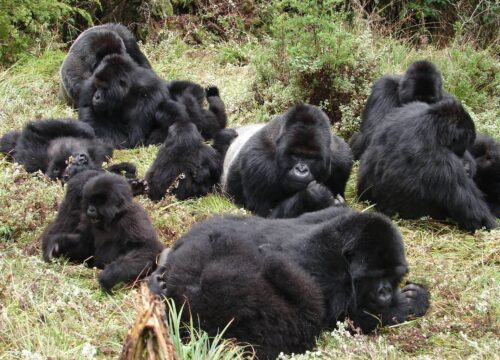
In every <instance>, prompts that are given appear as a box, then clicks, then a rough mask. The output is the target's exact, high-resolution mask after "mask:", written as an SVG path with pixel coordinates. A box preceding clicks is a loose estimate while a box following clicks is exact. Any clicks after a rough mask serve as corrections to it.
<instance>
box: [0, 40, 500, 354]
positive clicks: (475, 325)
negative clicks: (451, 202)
mask: <svg viewBox="0 0 500 360" xmlns="http://www.w3.org/2000/svg"><path fill="white" fill-rule="evenodd" d="M231 46H233V44H227V45H225V46H207V47H204V48H193V47H187V46H186V45H185V44H183V43H182V42H180V41H178V39H176V38H175V37H167V39H166V40H164V41H163V42H162V43H160V44H158V45H155V46H152V45H151V46H146V47H145V51H146V53H147V55H148V57H149V58H150V59H151V61H152V63H153V65H154V68H155V70H156V71H158V72H159V73H160V75H162V76H164V77H165V78H167V79H172V78H178V79H181V78H187V79H191V80H194V81H197V82H200V83H202V84H204V85H208V84H216V85H218V86H219V88H220V89H221V94H222V96H223V99H224V100H225V102H226V104H227V109H228V112H229V118H230V123H231V124H232V125H234V124H241V123H248V122H253V121H263V120H265V112H264V111H263V110H262V107H261V106H260V105H259V104H257V103H256V102H255V100H254V96H253V90H252V89H253V88H252V84H253V81H254V78H255V70H254V68H253V66H252V65H251V64H243V65H241V64H235V63H234V62H233V61H230V60H231V54H232V52H230V51H228V49H230V48H231ZM246 51H247V54H251V53H252V50H251V49H250V50H248V49H247V50H246ZM381 53H383V52H381ZM424 53H425V55H426V56H428V57H431V58H433V59H434V60H437V61H438V62H439V64H440V65H442V66H446V70H445V78H446V73H448V75H453V74H456V72H457V71H458V69H459V68H460V66H461V64H460V63H458V60H454V58H453V54H452V52H450V51H448V50H443V51H435V50H432V49H429V50H425V51H424ZM416 56H417V53H416V52H414V51H409V52H402V51H401V52H400V53H396V52H394V51H392V52H391V53H390V54H389V55H388V56H386V59H385V60H382V61H381V62H382V63H383V71H398V72H399V71H401V70H402V69H404V67H405V66H406V65H405V64H406V63H407V62H408V61H409V59H411V58H413V57H416ZM63 57H64V54H63V53H61V52H58V51H49V52H47V53H45V55H43V56H42V57H40V58H33V59H28V60H25V61H23V62H21V63H19V64H17V65H16V66H14V67H12V68H10V69H4V70H1V71H0V134H3V133H5V132H6V131H8V130H10V129H15V128H20V127H21V126H22V124H23V123H25V122H26V121H29V120H33V119H39V118H47V117H64V116H68V117H76V113H75V112H74V111H73V110H72V109H70V108H69V107H67V106H65V105H64V104H63V103H62V102H61V101H60V100H59V99H58V98H57V92H58V71H57V70H58V67H59V66H60V63H61V61H62V59H63ZM471 61H472V60H471ZM244 63H245V62H244ZM381 71H382V70H381ZM457 76H458V74H457ZM465 80H467V79H464V81H465ZM495 94H496V96H495V97H494V98H493V99H491V98H487V99H485V100H484V110H481V109H482V108H483V107H482V105H481V104H475V103H474V104H467V105H470V106H474V109H475V115H476V117H477V118H479V119H480V120H481V121H480V122H479V123H478V127H479V128H480V129H482V130H485V131H488V132H489V133H492V134H496V135H497V136H498V135H499V134H500V125H499V124H498V118H499V116H498V115H499V113H498V109H495V105H494V104H493V105H492V101H493V102H495V101H496V104H497V105H496V106H498V100H499V94H498V88H497V89H496V93H495ZM462 100H464V101H466V100H467V99H462ZM478 109H479V110H478ZM156 150H157V147H149V148H140V149H134V150H128V151H119V152H117V153H116V155H115V161H122V160H129V161H133V162H135V163H136V164H137V165H138V167H139V170H140V173H141V174H144V173H145V171H146V170H147V168H148V166H149V165H150V164H151V162H152V160H153V159H154V156H155V153H156ZM63 195H64V189H63V188H62V186H61V185H60V184H58V183H53V182H49V181H47V180H46V179H44V178H43V176H41V175H39V174H26V173H25V172H24V171H23V169H22V168H20V167H18V166H15V165H13V164H10V163H7V162H6V161H5V160H4V159H2V158H0V359H18V358H22V359H46V358H51V359H70V358H71V359H73V358H74V359H92V358H98V359H104V358H114V357H116V356H117V355H118V354H119V353H120V350H121V347H122V342H123V340H124V338H125V335H126V332H127V329H128V327H129V326H130V325H131V324H132V323H133V322H134V316H135V310H134V303H135V295H136V293H137V291H136V289H122V290H120V291H118V292H116V293H115V294H114V295H112V296H110V295H106V294H104V293H102V292H101V291H100V289H99V287H98V284H97V281H96V278H97V274H98V271H97V270H96V269H88V268H85V267H84V266H82V265H72V264H67V263H65V262H63V261H59V262H56V263H52V264H46V263H44V262H43V261H42V260H41V255H40V254H41V252H40V244H39V242H38V238H39V236H40V235H41V233H42V231H43V229H44V227H45V226H46V225H47V224H48V223H49V221H51V219H53V217H54V216H55V213H56V211H57V205H58V203H59V202H60V201H61V199H62V197H63ZM347 200H348V201H349V203H350V204H351V205H353V206H355V207H356V208H359V209H363V208H365V207H366V205H364V204H359V203H357V202H356V199H355V172H354V173H353V175H352V176H351V179H350V182H349V185H348V191H347ZM138 201H139V202H140V203H141V204H142V205H143V206H144V207H145V208H146V209H147V211H148V213H149V214H150V216H151V217H152V219H153V222H154V225H155V227H156V229H157V231H158V234H159V236H160V238H161V239H162V241H163V242H164V243H165V244H166V245H169V244H171V243H172V242H173V241H174V240H175V239H176V238H178V237H179V236H180V235H181V234H182V233H184V232H185V231H187V230H188V229H189V227H190V226H191V225H192V224H193V223H194V222H196V221H199V220H201V219H204V218H206V217H208V216H210V215H212V214H219V213H223V212H239V213H243V212H244V211H243V210H240V209H237V208H236V207H234V206H233V205H231V203H230V202H229V201H228V200H227V199H225V198H224V197H223V196H219V195H209V196H207V197H204V198H202V199H197V200H190V201H183V202H179V201H177V200H176V199H175V198H172V197H170V198H166V199H164V200H163V201H161V202H159V203H152V202H151V201H149V200H148V199H146V198H144V197H139V198H138ZM396 222H397V224H398V225H399V227H400V230H401V232H402V233H403V237H404V240H405V244H406V250H407V257H408V261H409V264H410V267H411V273H410V275H409V277H410V278H411V279H412V280H415V281H419V282H423V283H425V284H426V285H428V286H429V288H430V291H431V294H432V305H431V309H430V311H429V313H428V314H427V315H426V316H425V317H424V318H422V319H418V320H415V321H411V322H408V323H405V324H402V325H399V326H395V327H392V328H387V329H383V330H381V331H380V332H379V333H378V334H376V335H374V336H354V337H353V336H349V335H347V334H346V332H345V331H343V330H342V329H341V330H338V331H334V332H331V333H324V334H323V335H322V336H321V338H320V339H319V346H318V349H317V351H315V352H312V353H309V354H306V355H302V356H297V357H295V358H297V359H303V358H304V359H305V358H308V359H309V358H331V359H337V358H343V359H366V358H370V359H384V358H390V359H400V358H413V357H420V358H439V359H441V358H454V359H460V358H492V359H493V358H496V359H498V358H499V355H498V354H499V353H500V352H499V350H500V341H499V332H500V323H499V321H500V320H499V319H500V302H499V298H498V294H499V293H500V274H499V271H498V270H499V268H498V265H499V262H500V253H499V249H500V231H499V230H496V231H492V232H482V231H479V232H477V233H475V234H474V235H471V234H467V233H463V232H460V231H458V230H457V229H456V228H455V227H454V226H453V225H452V224H443V223H438V222H435V221H432V220H429V219H425V220H418V221H400V220H396ZM192 358H193V359H196V358H199V357H196V356H192ZM206 358H211V357H208V356H207V357H206ZM213 358H215V357H213Z"/></svg>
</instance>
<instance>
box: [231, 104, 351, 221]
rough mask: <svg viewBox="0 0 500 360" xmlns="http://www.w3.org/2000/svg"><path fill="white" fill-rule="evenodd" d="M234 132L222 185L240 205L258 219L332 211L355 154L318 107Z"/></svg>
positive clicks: (306, 107)
mask: <svg viewBox="0 0 500 360" xmlns="http://www.w3.org/2000/svg"><path fill="white" fill-rule="evenodd" d="M236 130H237V132H238V137H237V138H236V139H235V141H233V143H232V144H231V145H230V147H229V149H228V150H227V154H226V157H225V159H224V169H223V176H222V185H223V187H224V190H225V191H226V192H227V193H228V194H229V195H230V196H231V197H232V198H233V199H234V201H235V202H236V203H237V204H239V205H242V206H244V207H245V208H247V209H249V210H251V211H253V212H254V213H255V214H257V215H259V216H264V217H271V218H287V217H296V216H299V215H300V214H302V213H304V212H308V211H315V210H319V209H323V208H325V207H328V206H330V205H332V204H334V202H335V200H334V198H335V197H336V196H337V195H340V196H343V195H344V189H345V185H346V182H347V179H348V178H349V173H350V171H351V167H352V155H351V151H350V149H349V146H348V145H347V144H346V143H345V142H344V140H342V139H341V138H339V137H338V136H335V135H333V134H331V132H330V121H329V120H328V117H327V116H326V114H325V113H324V112H323V111H321V110H320V109H319V108H317V107H315V106H311V105H305V104H303V105H297V106H294V107H292V108H291V109H290V110H288V111H287V112H286V113H284V114H283V115H280V116H278V117H276V118H275V119H273V120H272V121H271V122H269V123H268V124H256V125H249V126H244V127H241V128H238V129H236Z"/></svg>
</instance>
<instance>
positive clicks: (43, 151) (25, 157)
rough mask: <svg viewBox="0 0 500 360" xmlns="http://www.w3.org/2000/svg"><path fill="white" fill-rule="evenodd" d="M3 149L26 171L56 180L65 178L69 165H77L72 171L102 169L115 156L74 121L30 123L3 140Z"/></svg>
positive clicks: (80, 124)
mask: <svg viewBox="0 0 500 360" xmlns="http://www.w3.org/2000/svg"><path fill="white" fill-rule="evenodd" d="M0 149H1V151H2V153H4V154H6V155H7V156H8V158H10V159H11V160H14V161H15V162H17V163H19V164H22V165H23V166H24V168H25V169H26V171H28V172H36V171H39V170H40V171H42V172H43V173H44V174H46V175H47V176H48V177H49V178H50V179H53V180H54V179H61V178H63V177H64V174H65V169H66V168H67V167H68V164H69V163H70V162H71V163H73V164H74V165H76V167H74V168H73V170H76V169H78V171H81V170H84V169H100V168H101V166H102V163H103V162H105V161H108V160H109V158H111V156H112V154H113V149H112V148H111V147H110V146H108V145H106V144H104V143H103V142H101V141H100V140H98V139H96V137H95V134H94V130H92V128H91V127H90V126H89V125H87V124H85V123H82V122H78V121H74V120H71V119H48V120H39V121H32V122H29V123H28V124H26V126H25V127H24V129H23V130H22V131H17V130H14V131H11V132H9V133H7V134H5V135H4V136H3V137H2V138H0ZM74 172H76V171H73V173H74Z"/></svg>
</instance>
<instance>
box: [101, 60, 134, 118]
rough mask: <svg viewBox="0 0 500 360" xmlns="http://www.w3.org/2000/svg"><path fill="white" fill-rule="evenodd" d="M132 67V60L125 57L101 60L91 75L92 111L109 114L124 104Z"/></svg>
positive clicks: (129, 85) (128, 91)
mask: <svg viewBox="0 0 500 360" xmlns="http://www.w3.org/2000/svg"><path fill="white" fill-rule="evenodd" d="M130 62H132V63H130ZM133 66H134V64H133V60H132V59H130V58H129V57H128V56H126V55H116V54H114V55H108V56H106V57H105V58H104V59H103V60H102V62H101V63H100V64H99V66H98V67H97V69H96V70H95V72H94V74H93V75H92V85H93V87H94V95H93V97H92V108H93V109H94V111H96V112H98V113H103V112H111V111H113V110H114V109H116V108H118V107H119V106H120V105H121V104H122V103H123V102H124V100H125V99H126V98H127V96H128V95H129V93H130V88H131V79H130V78H129V74H130V71H131V69H132V68H133ZM135 66H137V65H135Z"/></svg>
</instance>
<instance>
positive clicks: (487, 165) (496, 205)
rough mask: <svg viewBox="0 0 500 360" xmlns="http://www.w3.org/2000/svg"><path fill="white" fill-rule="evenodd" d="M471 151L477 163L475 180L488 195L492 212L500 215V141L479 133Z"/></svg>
mask: <svg viewBox="0 0 500 360" xmlns="http://www.w3.org/2000/svg"><path fill="white" fill-rule="evenodd" d="M470 152H471V153H472V155H473V156H474V159H475V162H476V165H477V170H476V173H475V176H474V181H475V182H476V184H477V186H478V188H479V189H480V190H481V191H482V192H483V193H484V194H485V195H486V202H487V203H488V205H489V207H490V209H491V211H492V213H493V214H494V215H495V216H496V217H500V142H498V141H497V140H495V139H493V138H492V137H489V136H487V135H484V134H478V136H477V138H476V141H475V142H474V145H473V146H472V148H471V149H470Z"/></svg>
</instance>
